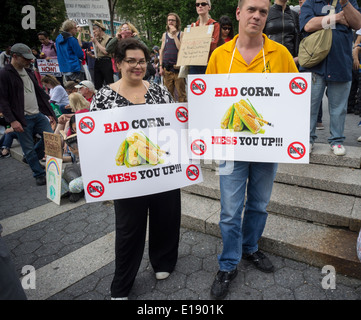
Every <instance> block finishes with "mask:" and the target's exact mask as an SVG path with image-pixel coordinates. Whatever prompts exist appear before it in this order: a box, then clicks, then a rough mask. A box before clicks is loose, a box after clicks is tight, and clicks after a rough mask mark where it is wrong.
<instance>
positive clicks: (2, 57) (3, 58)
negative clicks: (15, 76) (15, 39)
mask: <svg viewBox="0 0 361 320" xmlns="http://www.w3.org/2000/svg"><path fill="white" fill-rule="evenodd" d="M10 51H11V46H10V45H8V46H6V48H5V50H4V51H3V52H1V53H0V69H2V68H4V67H5V66H6V65H7V64H10V61H11V56H10Z"/></svg>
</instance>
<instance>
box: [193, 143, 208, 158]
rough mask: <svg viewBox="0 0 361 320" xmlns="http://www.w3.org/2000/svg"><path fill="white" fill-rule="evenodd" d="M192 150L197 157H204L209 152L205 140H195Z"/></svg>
mask: <svg viewBox="0 0 361 320" xmlns="http://www.w3.org/2000/svg"><path fill="white" fill-rule="evenodd" d="M191 150H192V152H193V153H194V154H195V155H196V156H203V155H204V154H205V153H206V151H207V145H206V143H205V142H204V141H203V140H200V139H198V140H194V141H193V142H192V144H191Z"/></svg>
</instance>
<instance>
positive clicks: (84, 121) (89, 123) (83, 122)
mask: <svg viewBox="0 0 361 320" xmlns="http://www.w3.org/2000/svg"><path fill="white" fill-rule="evenodd" d="M94 128H95V121H94V119H93V118H91V117H84V118H81V119H80V121H79V130H80V131H81V132H82V133H84V134H89V133H92V132H93V131H94Z"/></svg>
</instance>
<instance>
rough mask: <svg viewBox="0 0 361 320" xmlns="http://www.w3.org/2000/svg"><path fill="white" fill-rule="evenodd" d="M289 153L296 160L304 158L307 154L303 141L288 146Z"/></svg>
mask: <svg viewBox="0 0 361 320" xmlns="http://www.w3.org/2000/svg"><path fill="white" fill-rule="evenodd" d="M287 152H288V155H289V156H290V157H291V158H292V159H295V160H300V159H302V158H303V157H304V156H305V154H306V148H305V146H304V144H302V143H301V142H293V143H291V144H290V145H289V146H288V149H287Z"/></svg>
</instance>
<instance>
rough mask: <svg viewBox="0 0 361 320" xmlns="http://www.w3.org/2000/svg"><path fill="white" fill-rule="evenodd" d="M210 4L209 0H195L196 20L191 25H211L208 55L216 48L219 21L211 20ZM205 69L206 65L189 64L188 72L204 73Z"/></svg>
mask: <svg viewBox="0 0 361 320" xmlns="http://www.w3.org/2000/svg"><path fill="white" fill-rule="evenodd" d="M211 8H212V4H211V0H196V10H197V14H198V20H197V21H196V22H195V23H192V27H198V26H209V25H213V26H214V28H213V33H212V42H211V47H210V50H209V56H208V60H209V57H210V56H211V54H212V52H213V51H214V49H215V48H217V45H218V40H219V29H220V27H219V23H218V22H216V21H215V20H213V19H212V18H211V16H210V14H209V12H210V11H211ZM206 69H207V66H189V71H188V73H189V74H204V73H205V71H206Z"/></svg>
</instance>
